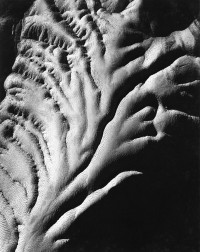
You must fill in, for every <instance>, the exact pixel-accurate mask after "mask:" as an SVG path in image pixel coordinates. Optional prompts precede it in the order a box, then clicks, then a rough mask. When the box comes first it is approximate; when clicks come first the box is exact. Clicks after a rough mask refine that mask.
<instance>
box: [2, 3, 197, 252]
mask: <svg viewBox="0 0 200 252" xmlns="http://www.w3.org/2000/svg"><path fill="white" fill-rule="evenodd" d="M161 2H162V3H161ZM161 2H159V1H157V0H156V1H154V0H149V1H148V0H135V1H120V0H118V1H117V0H115V1H114V0H107V1H106V0H96V1H95V0H77V1H75V0H65V1H64V0H36V1H34V2H33V4H32V6H31V8H30V9H29V10H28V11H27V12H26V13H25V14H24V18H23V20H22V21H21V22H19V23H18V25H17V26H16V27H14V31H13V32H14V33H15V43H16V45H17V56H16V59H15V61H14V64H13V67H12V73H11V74H10V75H9V76H8V77H7V79H6V80H5V84H4V86H5V89H6V97H5V99H4V100H3V101H2V103H1V105H0V122H1V124H0V251H2V252H8V251H9V252H10V251H17V252H22V251H24V252H44V251H73V252H74V251H83V250H81V246H82V245H80V247H79V242H80V240H81V238H80V237H84V234H86V233H87V232H88V236H87V235H86V237H87V239H88V237H93V236H92V235H93V234H92V233H93V231H94V237H95V233H97V236H98V235H99V234H98V232H97V229H102V230H104V231H100V234H101V235H102V234H103V233H104V232H105V236H106V235H108V236H109V235H111V234H112V233H113V234H114V233H115V231H116V230H115V229H120V228H121V227H120V225H121V224H115V225H113V223H124V224H125V226H128V232H129V235H130V234H131V232H133V233H134V232H136V231H134V230H138V227H137V228H136V225H135V224H134V223H136V222H137V218H139V219H143V217H144V219H145V211H146V210H145V209H142V211H144V210H145V211H144V212H140V204H142V206H145V208H146V209H151V204H149V202H152V205H154V204H155V202H157V200H158V199H155V202H154V201H153V199H152V201H151V199H150V200H149V197H150V196H149V195H151V193H150V191H152V195H158V194H160V195H161V198H162V200H163V197H164V196H163V195H165V197H166V198H170V197H172V195H173V193H169V194H168V191H170V190H171V191H173V190H174V192H175V191H176V190H179V189H180V191H181V190H182V188H187V186H188V187H189V185H190V184H191V177H195V176H196V174H197V160H198V138H199V136H198V131H199V112H200V110H199V91H200V89H199V88H200V57H199V56H200V20H199V18H198V4H197V3H196V5H195V1H189V3H188V1H182V2H181V1H172V0H171V1H167V0H164V1H161ZM19 4H20V3H19ZM21 4H22V5H23V3H21ZM186 175H187V176H186ZM196 179H197V177H196ZM188 181H189V182H188ZM126 185H128V186H126ZM141 185H142V186H141ZM117 188H118V189H117ZM175 188H176V189H175ZM177 188H179V189H177ZM117 190H119V191H117ZM115 191H116V192H115ZM163 191H164V193H163V194H162V192H163ZM152 195H151V197H152ZM140 199H143V201H145V202H148V204H149V205H148V204H147V205H148V206H147V205H145V203H144V202H140ZM112 200H113V201H112ZM148 200H149V201H148ZM101 202H102V206H103V207H102V208H101ZM103 202H104V203H103ZM109 202H112V204H111V203H110V204H109ZM129 202H131V204H129ZM158 205H159V204H158ZM158 205H156V206H158ZM96 206H97V207H96ZM118 208H119V209H121V210H119V211H118ZM137 208H138V209H139V211H138V212H140V214H139V215H136V214H134V211H136V210H135V209H137ZM92 209H93V210H92ZM125 209H128V212H126V211H125ZM101 211H102V212H101ZM174 211H176V209H174ZM138 212H137V214H138ZM102 213H104V215H103V216H102ZM106 213H108V216H109V217H106ZM180 215H181V209H180ZM92 216H94V217H92ZM98 216H99V220H100V221H99V222H98V221H97V223H96V222H95V221H96V219H98ZM125 216H126V217H125ZM149 216H151V214H150V215H149ZM124 218H125V219H126V221H125V219H124ZM147 219H148V218H147ZM109 221H110V223H112V224H110V226H109V224H108V223H109ZM129 221H130V223H131V224H130V225H129ZM92 222H93V225H92ZM144 222H145V221H144ZM106 225H108V226H106ZM139 226H140V224H139ZM144 226H145V225H144ZM87 227H88V229H87ZM104 227H105V228H104ZM108 227H109V228H110V231H108V232H107V228H108ZM112 227H113V229H112ZM141 229H142V224H141ZM79 230H80V232H82V233H80V235H79ZM81 230H82V231H81ZM92 230H93V231H92ZM124 230H125V229H123V228H122V229H121V233H120V230H118V231H117V232H118V233H119V237H121V239H122V237H123V232H124ZM126 231H127V230H126ZM136 233H138V232H136ZM101 235H99V237H101ZM94 237H93V238H94ZM102 237H104V236H102ZM125 237H127V236H126V235H125ZM93 238H91V240H92V239H93ZM104 238H105V237H104ZM104 238H102V239H104ZM85 239H86V238H85ZM94 239H95V238H94ZM100 239H101V238H100ZM122 240H123V239H122ZM130 240H131V239H130ZM73 241H74V244H76V245H74V247H73V246H72V245H70V244H72V243H73ZM122 243H123V242H122ZM124 243H127V241H126V242H124ZM129 243H130V246H133V247H134V241H131V242H130V241H129ZM107 245H108V244H107ZM70 246H72V248H70ZM86 247H87V246H86ZM79 249H80V250H79ZM85 251H118V250H117V248H113V250H103V248H101V250H98V248H95V249H93V250H92V249H91V250H90V249H89V248H87V249H86V250H85ZM120 251H133V250H132V249H131V248H130V250H128V248H126V250H125V249H124V250H120ZM134 251H136V250H134ZM147 251H150V250H147ZM152 251H153V250H152ZM154 251H161V250H154ZM162 251H163V250H162ZM172 251H175V250H172ZM187 251H192V250H190V249H189V250H187Z"/></svg>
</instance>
